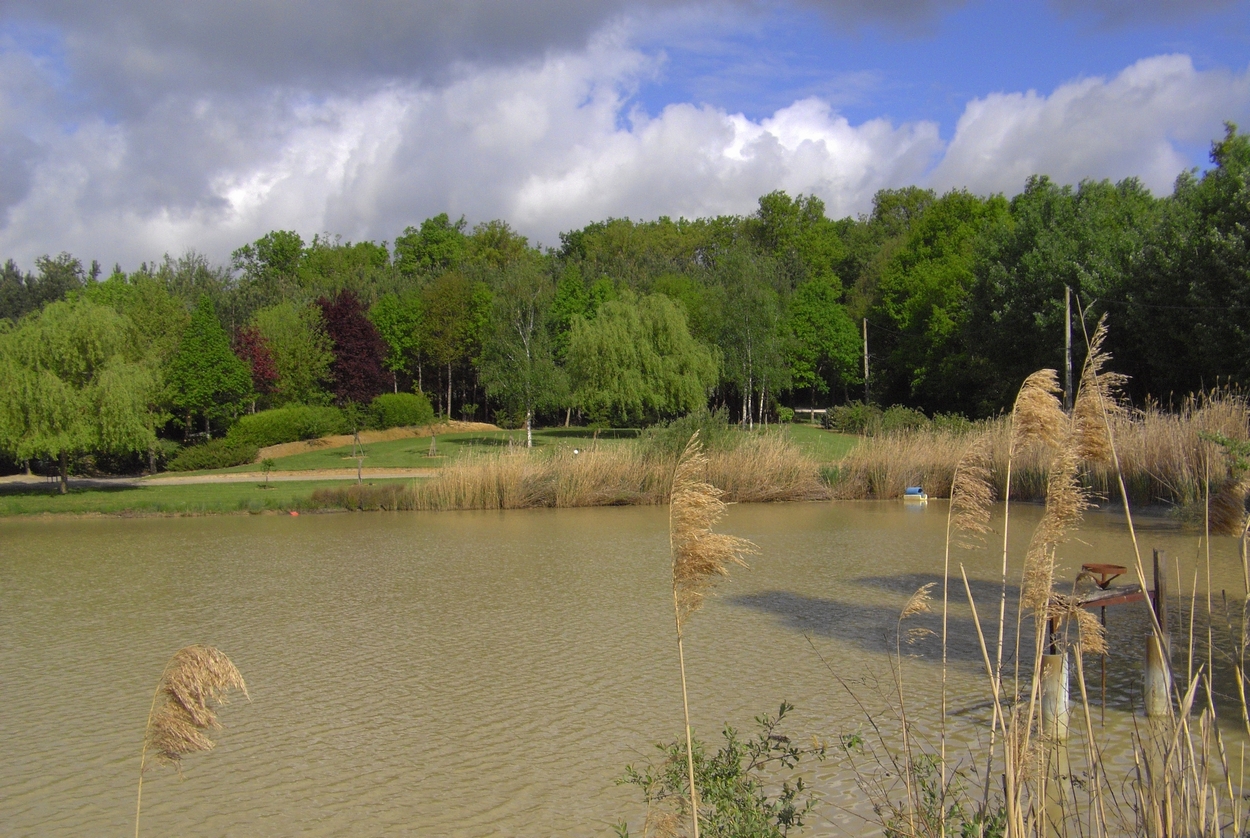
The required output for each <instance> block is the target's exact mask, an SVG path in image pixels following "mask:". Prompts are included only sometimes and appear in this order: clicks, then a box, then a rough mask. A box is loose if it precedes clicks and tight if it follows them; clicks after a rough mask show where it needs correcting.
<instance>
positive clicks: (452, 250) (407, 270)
mask: <svg viewBox="0 0 1250 838" xmlns="http://www.w3.org/2000/svg"><path fill="white" fill-rule="evenodd" d="M465 226H466V225H465V221H464V216H461V217H460V219H459V220H458V221H455V222H452V220H451V219H450V218H449V217H448V215H447V213H445V212H440V213H439V214H438V215H436V216H434V217H433V218H427V219H426V220H425V221H422V222H421V226H420V228H417V227H406V228H404V232H403V233H402V234H401V235H399V236H397V237H396V238H395V267H396V268H397V269H398V270H399V272H400V273H401V274H403V275H404V276H408V277H415V276H421V275H426V276H430V275H436V274H439V273H442V272H443V271H447V270H452V269H454V268H457V267H459V266H460V264H461V263H462V262H463V261H464V258H465V254H466V252H467V251H468V241H467V239H466V237H465V235H464V229H465Z"/></svg>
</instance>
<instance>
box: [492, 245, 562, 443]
mask: <svg viewBox="0 0 1250 838" xmlns="http://www.w3.org/2000/svg"><path fill="white" fill-rule="evenodd" d="M551 295H552V288H551V283H550V282H549V281H548V278H547V277H546V276H545V275H543V274H542V273H540V272H538V271H537V270H535V269H533V268H532V267H528V266H524V265H518V266H515V267H513V268H511V269H509V270H508V271H506V272H505V274H504V278H503V282H502V285H501V287H500V289H499V292H498V293H497V294H495V297H494V303H493V306H492V311H491V328H490V331H489V332H488V334H487V337H486V341H485V345H484V347H483V351H482V357H481V361H480V364H479V369H480V370H481V376H482V384H483V385H484V386H485V387H486V392H487V393H488V394H489V395H491V396H492V397H494V398H496V399H498V400H499V401H500V403H501V404H502V405H503V407H504V409H505V410H506V411H511V412H513V413H524V415H525V424H526V427H528V428H532V426H533V418H534V412H535V411H537V410H543V409H546V408H549V407H554V406H555V405H557V404H558V403H559V402H560V401H562V400H564V399H566V398H567V392H568V382H567V379H566V378H565V375H564V372H563V371H562V370H561V369H559V368H558V367H557V366H556V363H555V356H554V353H553V352H552V348H551V341H550V338H549V335H548V331H547V326H546V323H545V315H546V312H547V309H548V304H549V300H550V298H551Z"/></svg>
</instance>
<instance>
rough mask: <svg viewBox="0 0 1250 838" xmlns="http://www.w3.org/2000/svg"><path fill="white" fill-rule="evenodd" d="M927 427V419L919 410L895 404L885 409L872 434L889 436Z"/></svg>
mask: <svg viewBox="0 0 1250 838" xmlns="http://www.w3.org/2000/svg"><path fill="white" fill-rule="evenodd" d="M928 426H929V417H927V416H925V415H924V414H923V413H921V412H920V411H919V410H915V409H913V408H910V407H903V406H902V405H899V404H896V405H892V406H890V407H887V408H886V409H885V412H884V413H882V414H881V420H880V422H879V424H878V426H877V427H876V428H875V429H873V431H872V432H875V433H882V434H891V433H898V432H899V431H915V430H919V429H921V428H927V427H928Z"/></svg>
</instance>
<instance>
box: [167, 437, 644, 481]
mask: <svg viewBox="0 0 1250 838" xmlns="http://www.w3.org/2000/svg"><path fill="white" fill-rule="evenodd" d="M594 435H595V432H594V431H593V430H591V429H588V428H544V429H542V430H536V431H534V446H535V447H536V448H552V447H557V446H568V447H571V448H576V447H585V446H586V445H587V444H588V443H590V442H591V441H592V440H593V439H594ZM637 436H638V431H637V430H634V429H632V428H624V429H610V430H604V431H600V432H599V442H600V443H601V444H603V445H613V444H619V442H620V441H623V440H630V439H634V438H636V437H637ZM436 440H437V448H438V454H437V456H434V457H431V456H429V453H430V438H429V437H428V436H427V437H414V438H411V439H395V440H391V441H390V442H372V443H369V444H368V445H366V446H365V460H364V465H365V467H367V468H438V467H439V466H441V465H443V464H444V463H447V462H449V461H451V460H453V459H455V458H456V457H459V456H461V455H463V454H465V453H468V452H483V451H500V450H503V449H506V448H507V447H508V443H509V440H511V443H512V444H513V445H525V431H524V430H520V431H470V432H466V433H459V434H441V435H439V436H438V437H436ZM351 454H352V446H350V445H346V446H341V447H338V448H322V449H319V450H316V451H309V452H307V453H305V454H293V455H291V456H290V457H279V458H277V459H275V460H274V471H303V470H305V469H315V468H355V467H356V460H355V458H353V457H352V455H351ZM259 470H260V466H259V464H256V463H249V464H248V465H243V466H235V467H233V468H227V469H220V470H219V471H221V472H243V471H259ZM186 473H187V474H214V473H217V472H186Z"/></svg>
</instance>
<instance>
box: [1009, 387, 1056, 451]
mask: <svg viewBox="0 0 1250 838" xmlns="http://www.w3.org/2000/svg"><path fill="white" fill-rule="evenodd" d="M1059 392H1060V389H1059V376H1058V374H1056V372H1055V371H1054V370H1049V369H1046V370H1038V371H1037V372H1035V373H1033V374H1032V375H1030V376H1029V377H1028V378H1026V379H1024V383H1023V384H1022V385H1020V392H1019V393H1017V394H1016V403H1015V405H1014V406H1013V407H1012V410H1011V451H1012V453H1015V452H1018V451H1021V450H1022V449H1024V448H1027V447H1028V446H1030V445H1032V444H1034V443H1038V442H1041V443H1044V444H1045V445H1047V446H1048V447H1050V448H1058V447H1059V446H1060V445H1061V444H1062V443H1063V438H1064V431H1065V430H1066V428H1067V425H1068V417H1067V416H1066V415H1064V412H1063V406H1062V405H1060V404H1059V399H1058V398H1056V396H1057V394H1058V393H1059Z"/></svg>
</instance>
